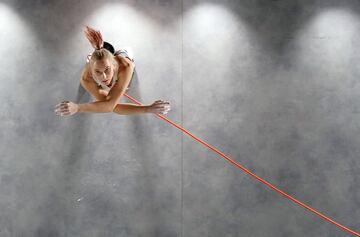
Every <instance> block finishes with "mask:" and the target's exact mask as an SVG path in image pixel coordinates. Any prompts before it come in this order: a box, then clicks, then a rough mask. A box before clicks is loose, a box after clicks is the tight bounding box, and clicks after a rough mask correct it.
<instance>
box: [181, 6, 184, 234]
mask: <svg viewBox="0 0 360 237" xmlns="http://www.w3.org/2000/svg"><path fill="white" fill-rule="evenodd" d="M183 18H184V0H181V64H180V65H181V67H180V68H181V126H182V127H184V122H183V121H184V111H183V109H184V108H183V107H184V80H183V71H184V68H183V61H184V56H183V55H184V53H183V51H184V33H183V32H184V31H183V26H184V23H183ZM180 134H181V191H180V193H181V222H180V225H181V234H180V236H181V237H183V229H184V223H183V219H184V198H183V190H184V182H183V179H184V149H183V147H184V135H183V133H180Z"/></svg>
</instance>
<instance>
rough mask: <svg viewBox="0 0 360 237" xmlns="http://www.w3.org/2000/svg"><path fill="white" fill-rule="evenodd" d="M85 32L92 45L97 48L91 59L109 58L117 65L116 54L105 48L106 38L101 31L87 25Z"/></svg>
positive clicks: (92, 60)
mask: <svg viewBox="0 0 360 237" xmlns="http://www.w3.org/2000/svg"><path fill="white" fill-rule="evenodd" d="M84 33H85V36H86V38H87V39H88V40H89V42H90V44H91V46H92V47H93V48H94V49H95V50H94V52H93V53H92V54H91V57H90V61H91V62H94V61H97V60H102V59H105V58H108V59H109V60H110V61H111V62H112V63H113V64H114V65H115V64H116V61H115V59H114V55H113V54H112V53H111V52H110V51H109V50H107V49H106V48H104V40H103V37H102V35H101V33H100V31H97V30H95V29H94V28H91V27H89V26H86V29H85V30H84Z"/></svg>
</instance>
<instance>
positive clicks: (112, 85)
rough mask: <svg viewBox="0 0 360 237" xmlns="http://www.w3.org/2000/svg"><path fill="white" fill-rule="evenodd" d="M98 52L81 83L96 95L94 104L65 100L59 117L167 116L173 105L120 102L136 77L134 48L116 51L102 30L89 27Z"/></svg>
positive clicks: (89, 61)
mask: <svg viewBox="0 0 360 237" xmlns="http://www.w3.org/2000/svg"><path fill="white" fill-rule="evenodd" d="M84 33H85V35H86V37H87V39H88V40H89V42H90V44H91V45H92V47H93V48H94V49H95V50H94V52H93V53H92V54H90V55H88V58H87V63H86V64H85V66H84V68H83V70H82V72H81V77H80V84H81V85H82V86H83V87H84V89H85V90H86V91H88V92H89V93H90V94H91V95H92V96H94V97H95V98H96V100H95V101H94V102H91V103H85V104H76V103H73V102H71V101H68V100H66V101H63V102H61V103H59V104H57V105H56V106H55V111H54V112H55V114H56V115H60V116H66V115H73V114H75V113H80V112H94V113H109V112H115V113H117V114H120V115H131V114H139V113H155V114H157V113H160V114H166V113H167V112H168V111H169V110H170V103H169V102H167V101H163V100H156V101H155V102H153V103H152V104H150V105H137V104H130V103H120V104H119V103H117V102H118V100H119V98H120V96H122V95H123V94H124V92H125V91H126V90H127V89H129V88H128V86H129V84H131V83H130V82H131V79H132V77H133V75H134V68H135V63H134V59H133V56H132V55H131V50H130V49H122V50H118V51H116V52H114V51H115V50H114V47H113V46H112V45H111V44H110V43H108V42H105V41H104V40H103V38H102V35H101V33H100V32H99V31H96V30H95V29H93V28H90V27H88V26H86V29H85V31H84Z"/></svg>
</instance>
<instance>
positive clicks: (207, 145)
mask: <svg viewBox="0 0 360 237" xmlns="http://www.w3.org/2000/svg"><path fill="white" fill-rule="evenodd" d="M124 96H126V97H127V98H129V99H130V100H132V101H134V102H135V103H137V104H139V105H143V104H141V103H140V102H139V101H137V100H135V99H134V98H132V97H131V96H129V95H128V94H126V93H124ZM156 116H158V117H160V118H161V119H163V120H165V121H167V122H168V123H170V124H172V125H174V126H175V127H177V128H178V129H180V130H181V131H183V132H185V133H186V134H188V135H189V136H191V137H192V138H194V139H195V140H196V141H198V142H200V143H201V144H203V145H205V146H206V147H208V148H210V149H211V150H213V151H215V152H216V153H218V154H219V155H221V156H222V157H224V158H225V159H226V160H227V161H229V162H230V163H232V164H234V165H235V166H237V167H238V168H240V169H242V170H243V171H245V172H246V173H248V174H249V175H251V176H252V177H254V178H255V179H257V180H259V181H260V182H262V183H264V184H265V185H267V186H268V187H270V188H271V189H273V190H275V191H276V192H278V193H280V194H282V195H284V196H285V197H286V198H288V199H290V200H291V201H293V202H295V203H297V204H299V205H300V206H302V207H304V208H306V209H308V210H309V211H311V212H313V213H315V214H316V215H318V216H320V217H321V218H323V219H325V220H327V221H329V222H330V223H332V224H334V225H336V226H338V227H340V228H342V229H344V230H346V231H348V232H350V233H351V234H353V235H355V236H358V237H360V233H358V232H356V231H354V230H351V229H349V228H347V227H346V226H343V225H341V224H339V223H338V222H336V221H334V220H332V219H330V218H329V217H327V216H325V215H324V214H322V213H320V212H318V211H316V210H315V209H313V208H312V207H310V206H308V205H306V204H304V203H302V202H300V201H299V200H297V199H295V198H293V197H292V196H290V195H289V194H287V193H285V192H284V191H282V190H280V189H279V188H277V187H275V186H274V185H272V184H270V183H269V182H267V181H266V180H264V179H262V178H260V177H258V176H257V175H256V174H254V173H252V172H250V171H249V170H247V169H246V168H244V167H243V166H241V165H240V164H238V163H237V162H235V161H234V160H232V159H231V158H230V157H228V156H227V155H225V154H224V153H222V152H221V151H219V150H218V149H216V148H214V147H213V146H211V145H209V144H207V143H206V142H204V141H202V140H201V139H199V138H197V137H196V136H195V135H193V134H192V133H190V132H188V131H187V130H185V129H184V128H182V127H181V126H179V125H177V124H176V123H174V122H172V121H171V120H169V119H167V118H166V117H164V116H163V115H161V114H156Z"/></svg>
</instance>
